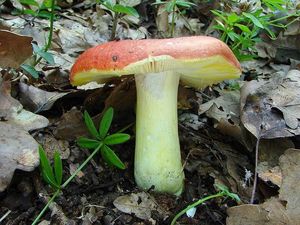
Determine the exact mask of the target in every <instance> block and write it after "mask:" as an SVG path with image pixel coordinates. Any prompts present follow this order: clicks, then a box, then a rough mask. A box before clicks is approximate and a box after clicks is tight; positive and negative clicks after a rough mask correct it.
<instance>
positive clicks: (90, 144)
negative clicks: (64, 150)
mask: <svg viewBox="0 0 300 225" xmlns="http://www.w3.org/2000/svg"><path fill="white" fill-rule="evenodd" d="M77 144H78V145H79V146H80V147H82V148H87V149H96V148H97V147H98V146H99V145H100V144H101V142H100V141H98V140H93V139H89V138H85V137H80V138H78V139H77Z"/></svg>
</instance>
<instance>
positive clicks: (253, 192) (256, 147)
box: [250, 135, 260, 204]
mask: <svg viewBox="0 0 300 225" xmlns="http://www.w3.org/2000/svg"><path fill="white" fill-rule="evenodd" d="M259 142H260V135H259V136H258V138H257V141H256V146H255V169H254V181H253V188H252V194H251V200H250V204H253V203H254V198H255V192H256V186H257V166H258V147H259Z"/></svg>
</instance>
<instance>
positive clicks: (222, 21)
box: [211, 0, 300, 60]
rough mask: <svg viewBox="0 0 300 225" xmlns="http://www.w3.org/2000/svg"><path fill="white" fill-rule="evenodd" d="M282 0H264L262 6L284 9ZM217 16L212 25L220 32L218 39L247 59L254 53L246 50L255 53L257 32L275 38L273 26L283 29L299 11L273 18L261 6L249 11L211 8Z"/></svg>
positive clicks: (242, 58) (240, 56)
mask: <svg viewBox="0 0 300 225" xmlns="http://www.w3.org/2000/svg"><path fill="white" fill-rule="evenodd" d="M284 2H285V1H282V0H264V1H262V6H263V7H264V8H267V9H269V10H273V11H274V13H275V10H285V8H284V7H283V3H284ZM211 12H212V13H213V14H214V15H216V16H217V18H216V22H217V25H215V26H213V28H214V29H216V30H217V31H218V32H219V33H220V34H221V37H220V39H221V40H222V41H224V42H225V43H226V44H228V45H229V46H230V48H231V49H232V51H233V52H234V53H235V55H236V56H237V57H238V58H239V59H240V60H249V59H253V58H254V57H256V55H255V54H253V55H251V54H246V52H249V51H250V52H254V53H255V44H256V43H258V42H261V41H262V40H261V38H260V37H259V34H260V33H261V32H265V33H266V34H268V35H269V37H270V38H271V39H276V33H275V32H274V28H281V29H285V28H286V27H287V26H288V25H290V24H291V23H293V22H295V21H296V20H297V19H299V15H300V14H299V12H298V13H297V12H296V13H290V14H287V15H286V16H283V17H280V18H277V19H273V16H274V14H273V13H265V10H263V8H260V9H256V10H254V11H251V12H241V13H240V14H237V13H235V12H224V11H220V10H212V11H211ZM293 17H295V19H294V20H292V21H290V22H289V23H287V24H284V23H282V22H281V21H285V20H287V19H289V18H293Z"/></svg>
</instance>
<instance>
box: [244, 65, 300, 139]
mask: <svg viewBox="0 0 300 225" xmlns="http://www.w3.org/2000/svg"><path fill="white" fill-rule="evenodd" d="M298 119H300V71H298V70H291V71H290V72H288V73H287V74H286V75H283V76H282V75H280V74H279V73H276V74H273V76H272V78H271V79H270V80H269V81H262V80H260V81H256V80H253V81H250V82H248V83H246V84H245V85H244V86H243V87H242V90H241V121H242V123H243V125H244V126H245V128H246V129H247V130H248V131H250V132H251V133H252V134H253V135H254V136H255V137H261V138H266V139H271V138H279V137H290V136H294V135H298V134H300V127H299V121H298Z"/></svg>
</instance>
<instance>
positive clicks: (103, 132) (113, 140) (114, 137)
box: [77, 108, 130, 169]
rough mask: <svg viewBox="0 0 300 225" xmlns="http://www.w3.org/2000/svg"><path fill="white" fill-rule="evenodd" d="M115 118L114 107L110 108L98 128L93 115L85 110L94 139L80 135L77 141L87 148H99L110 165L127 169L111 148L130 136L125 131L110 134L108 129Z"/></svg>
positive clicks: (87, 123)
mask: <svg viewBox="0 0 300 225" xmlns="http://www.w3.org/2000/svg"><path fill="white" fill-rule="evenodd" d="M112 118H113V109H112V108H109V109H108V110H107V111H106V112H105V114H104V116H103V118H102V120H101V122H100V125H99V129H98V130H97V129H96V127H95V125H94V123H93V121H92V119H91V117H90V116H89V114H88V113H87V112H86V111H85V112H84V121H85V124H86V126H87V128H88V130H89V132H90V133H91V135H92V136H93V138H94V139H90V138H86V137H80V138H79V139H78V140H77V143H78V145H79V146H80V147H83V148H87V149H96V148H99V149H100V152H101V155H102V157H103V159H104V160H105V161H106V162H107V163H108V164H110V165H114V166H116V167H118V168H119V169H125V165H124V164H123V163H122V161H121V160H120V159H119V158H118V156H117V155H116V154H115V153H114V152H113V150H112V149H111V148H110V146H111V145H116V144H121V143H123V142H125V141H128V140H129V138H130V136H129V135H128V134H124V133H115V134H111V135H109V134H108V130H109V128H110V125H111V122H112Z"/></svg>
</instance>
